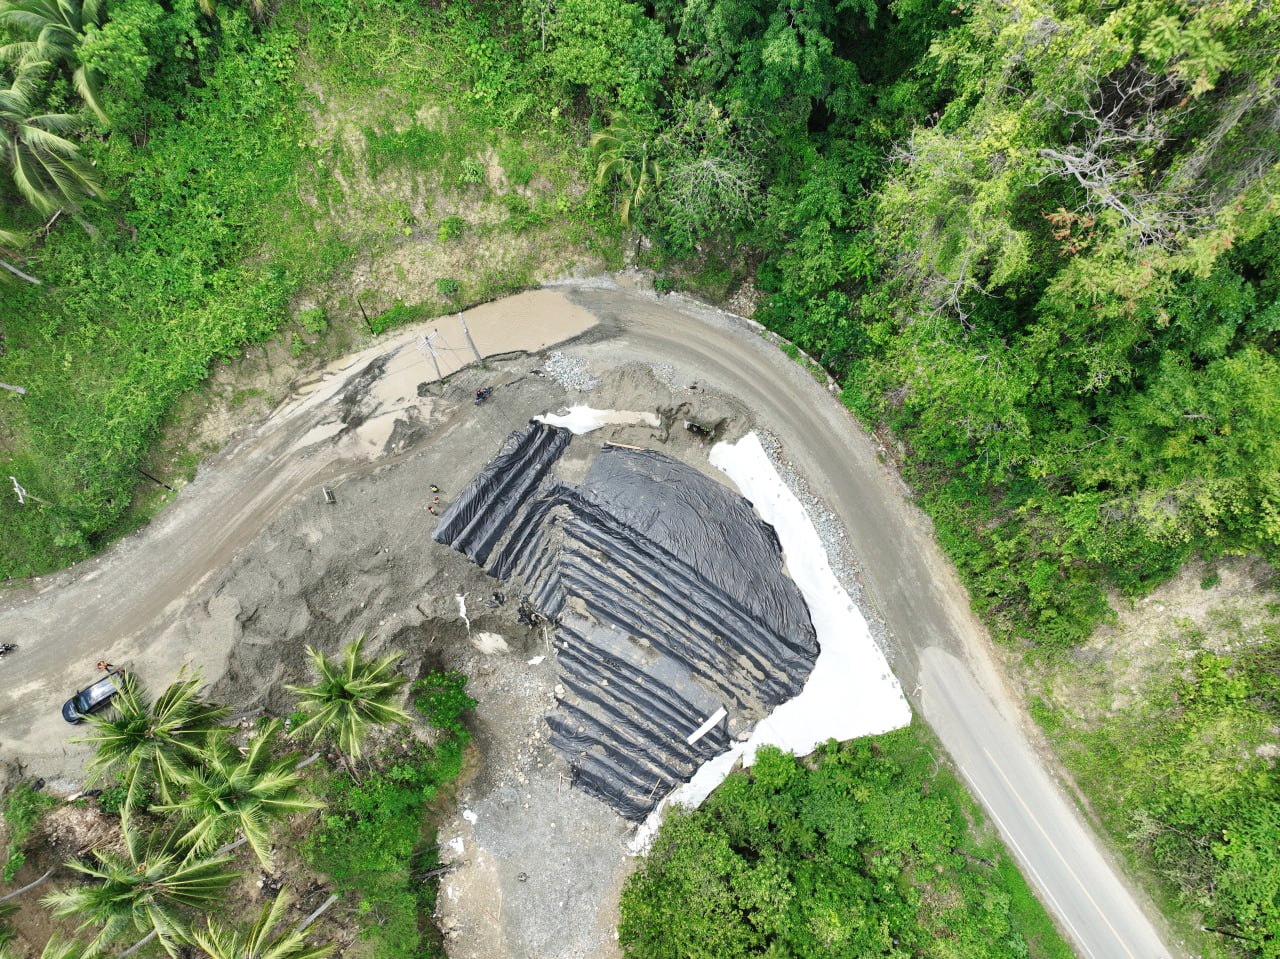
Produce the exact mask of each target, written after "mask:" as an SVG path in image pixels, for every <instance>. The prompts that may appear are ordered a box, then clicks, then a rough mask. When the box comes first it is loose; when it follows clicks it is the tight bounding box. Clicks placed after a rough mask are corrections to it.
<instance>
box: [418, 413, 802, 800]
mask: <svg viewBox="0 0 1280 959" xmlns="http://www.w3.org/2000/svg"><path fill="white" fill-rule="evenodd" d="M568 442H569V439H568V434H567V432H566V431H563V430H558V429H555V428H553V427H545V426H537V425H534V426H530V427H526V428H525V429H523V430H520V431H517V432H516V433H514V434H512V436H511V437H510V438H509V439H508V441H507V443H506V444H505V445H504V447H503V449H502V452H501V453H500V454H499V455H498V456H497V457H496V458H495V459H494V460H493V461H492V462H491V463H490V464H489V465H488V466H486V467H485V469H484V470H483V471H482V472H481V473H480V475H479V476H477V477H476V479H475V480H474V481H473V482H472V483H471V485H470V486H468V488H467V489H466V490H465V491H464V492H463V494H462V495H460V496H459V498H458V500H457V501H456V502H455V503H454V505H453V506H452V507H451V508H450V509H449V510H448V511H447V512H446V514H445V515H444V516H443V517H442V519H441V523H440V525H439V527H437V530H436V532H435V534H434V536H435V539H436V540H437V541H439V542H442V543H446V544H448V545H450V546H453V547H454V548H455V549H459V550H460V551H462V552H463V553H465V554H466V555H467V556H469V557H471V558H472V559H473V560H474V561H475V562H477V563H479V564H484V563H485V562H486V561H487V560H489V558H490V557H492V562H491V563H490V565H489V568H488V571H489V572H490V573H491V574H492V575H494V576H496V577H498V578H500V579H502V580H506V581H511V580H514V581H516V582H518V583H519V584H520V585H522V586H523V588H524V591H525V594H526V597H527V600H528V602H529V603H530V604H531V605H532V606H533V607H534V609H536V610H537V611H538V612H539V613H540V614H541V615H543V616H544V617H546V618H547V619H548V620H550V621H552V622H554V623H555V624H556V640H555V646H556V655H557V662H558V667H559V672H560V678H561V682H562V684H563V685H564V687H565V690H566V695H565V698H564V701H563V702H562V703H561V704H560V706H559V707H558V708H557V711H556V712H555V713H554V714H553V715H552V716H550V717H548V724H549V726H550V728H551V742H552V744H553V745H554V746H555V747H556V748H557V749H558V750H559V751H560V752H561V754H562V755H563V756H564V757H565V759H566V760H567V761H568V763H569V764H570V766H571V767H572V768H573V771H574V780H575V783H577V784H578V785H580V786H581V787H582V788H583V789H585V790H586V791H588V792H589V793H591V794H592V795H595V796H598V797H599V798H601V799H603V800H604V801H606V802H608V803H609V804H610V805H612V806H613V807H614V808H615V809H616V810H618V812H619V813H621V814H622V815H624V816H626V817H627V818H629V819H636V820H638V819H642V818H643V817H644V816H645V815H647V814H648V812H649V811H650V810H651V809H652V808H653V806H655V805H656V804H657V803H658V802H659V801H661V799H662V798H663V796H665V795H666V793H667V792H668V791H670V789H671V788H672V787H673V786H674V785H675V784H676V783H678V782H682V781H687V780H688V779H689V778H690V776H692V774H693V773H694V772H695V771H696V769H697V767H698V765H699V764H700V763H701V762H703V761H704V760H706V759H708V758H710V757H711V756H714V755H716V754H717V753H719V752H722V751H723V750H724V749H726V748H727V747H728V743H729V734H728V717H738V718H741V719H743V720H746V721H754V720H757V719H759V718H761V717H762V716H763V715H764V714H765V713H766V712H767V711H768V710H769V709H771V708H772V707H773V706H776V705H777V704H779V703H781V702H783V701H785V700H786V699H789V698H790V697H792V696H794V695H795V694H796V693H798V692H799V691H800V689H801V687H802V686H803V685H804V681H805V679H806V678H807V677H808V675H809V672H810V671H811V670H812V668H813V663H814V661H815V660H816V658H817V654H818V645H817V640H816V636H815V634H814V630H813V625H812V623H811V621H810V618H809V612H808V609H807V608H806V606H805V604H804V600H803V598H802V597H801V595H800V591H799V589H798V588H797V587H796V585H795V584H794V583H793V582H792V581H791V580H790V579H788V578H787V577H786V575H785V574H784V572H783V568H782V556H781V549H780V547H779V544H778V538H777V535H776V534H775V532H774V530H773V528H772V527H771V526H769V525H768V524H766V523H764V522H762V521H761V520H760V519H759V518H758V517H757V516H756V515H755V513H754V512H753V510H752V509H751V504H750V503H748V502H747V501H746V500H745V499H743V498H742V497H741V496H739V495H738V494H736V493H734V492H733V491H731V490H729V489H728V488H727V487H725V486H723V485H721V484H720V483H717V482H716V481H715V480H713V479H711V478H710V477H708V476H706V475H704V474H702V473H700V472H699V471H698V470H696V469H694V468H692V467H690V466H687V465H685V464H683V463H681V462H679V461H677V460H674V459H672V458H671V457H669V456H665V455H663V454H661V453H657V452H654V451H651V450H636V449H632V448H627V447H618V446H605V447H604V448H603V449H602V450H600V452H599V453H598V454H597V455H596V457H595V460H594V462H593V463H592V465H591V468H590V470H589V471H588V473H587V476H586V479H585V480H584V481H583V483H582V484H581V485H580V486H572V485H569V484H566V483H563V482H561V481H559V480H558V479H556V478H555V477H554V475H551V472H550V471H551V469H552V467H553V466H554V463H555V461H556V459H557V458H558V457H559V456H560V454H561V453H562V452H563V451H564V449H565V447H566V446H567V445H568ZM721 708H723V709H725V710H726V711H727V714H728V717H726V718H721V719H720V720H719V721H718V722H717V723H715V724H714V725H713V726H712V727H711V728H710V729H709V730H707V731H705V732H704V734H703V735H702V736H701V738H699V739H697V740H696V742H694V743H692V744H691V743H689V742H688V739H689V737H691V736H692V735H694V734H695V732H696V731H697V730H699V729H700V728H701V727H702V726H703V725H704V724H705V723H707V722H708V721H709V720H710V719H711V718H712V717H714V716H716V715H717V714H718V713H719V711H720V710H721Z"/></svg>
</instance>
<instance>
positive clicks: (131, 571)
mask: <svg viewBox="0 0 1280 959" xmlns="http://www.w3.org/2000/svg"><path fill="white" fill-rule="evenodd" d="M558 291H559V293H561V294H563V295H564V296H566V297H567V298H568V299H569V300H571V301H572V302H573V303H574V304H576V305H577V306H578V307H579V308H585V310H586V311H588V312H590V313H591V314H593V315H594V317H595V318H596V319H597V320H598V321H599V323H600V326H599V328H598V330H597V332H595V333H594V334H591V335H590V336H589V337H588V339H587V340H585V341H582V342H581V343H580V344H579V345H578V346H577V347H576V348H575V352H582V353H584V354H586V355H588V356H590V355H596V356H598V357H599V358H600V359H601V360H608V361H612V362H616V361H618V360H619V359H635V360H642V359H648V360H650V361H661V362H666V363H670V364H672V365H674V366H675V367H676V368H677V371H678V373H679V374H680V375H686V374H687V375H690V376H691V377H692V378H696V379H698V380H699V381H700V382H703V383H705V384H706V385H707V386H708V387H711V388H714V389H717V390H722V391H724V392H725V393H728V394H732V395H735V396H737V397H738V398H740V399H741V400H742V401H743V402H744V403H745V404H746V405H747V406H748V407H749V408H750V409H751V410H752V411H753V412H754V413H755V415H756V416H757V418H758V421H759V422H760V424H761V425H763V426H766V427H768V428H769V429H771V430H772V431H773V432H774V433H775V434H776V435H777V436H778V437H779V438H780V439H781V440H782V442H783V444H784V449H785V453H786V455H787V456H788V457H789V458H790V459H791V460H792V461H793V463H794V464H795V466H796V468H797V470H798V471H799V472H800V473H801V474H802V475H804V476H805V477H806V478H807V480H808V482H809V484H810V487H811V488H812V489H814V490H815V491H819V492H820V493H821V495H822V496H823V498H824V499H825V501H826V503H827V505H828V506H829V508H830V509H831V510H832V512H834V513H835V514H836V515H837V516H838V517H839V518H840V520H841V521H842V522H843V523H844V524H845V527H846V529H847V530H848V531H849V535H850V542H851V546H852V552H853V554H854V557H855V559H856V560H857V561H858V564H859V566H860V568H861V578H862V581H863V584H864V588H865V590H866V594H867V599H868V600H869V601H870V603H871V604H872V606H873V612H874V614H875V615H877V616H878V617H880V618H881V619H882V620H883V622H884V623H885V624H886V626H887V628H888V631H889V634H890V637H891V640H892V644H893V653H894V656H893V666H894V669H895V672H896V673H897V674H898V676H899V679H900V680H901V682H902V685H903V688H904V689H906V690H913V691H914V692H913V699H914V701H915V704H916V706H917V708H919V709H920V710H921V711H922V713H923V715H924V718H925V719H926V720H927V721H928V722H929V724H930V726H932V727H933V729H934V730H935V731H936V732H937V734H938V736H939V738H940V739H941V740H942V742H943V744H944V745H945V746H946V748H947V750H948V751H949V752H950V753H951V755H952V757H953V758H954V759H955V762H956V764H957V765H958V767H959V768H960V770H961V772H962V774H963V775H964V776H965V778H966V779H967V780H968V782H969V784H970V786H971V787H972V788H973V791H974V793H975V794H976V795H977V796H978V798H979V800H980V801H981V802H982V803H983V805H984V806H985V807H986V808H987V809H988V811H989V812H990V813H991V814H992V817H993V818H994V820H995V821H996V824H997V826H998V827H999V829H1000V831H1001V833H1002V835H1003V836H1004V838H1005V840H1006V841H1007V842H1008V844H1009V845H1010V847H1011V849H1012V850H1013V852H1014V854H1015V855H1016V856H1017V858H1018V859H1019V861H1020V862H1021V863H1022V865H1023V867H1024V871H1025V872H1026V873H1027V875H1028V877H1029V878H1030V879H1031V881H1032V882H1033V883H1034V884H1035V886H1036V887H1037V889H1038V890H1039V891H1040V894H1041V896H1042V898H1043V899H1044V901H1045V902H1046V904H1047V905H1048V906H1049V907H1050V909H1051V910H1052V911H1053V912H1054V914H1055V915H1056V916H1057V917H1058V919H1059V921H1060V923H1061V925H1062V927H1063V928H1064V929H1065V930H1066V931H1067V932H1068V933H1069V934H1070V935H1071V937H1072V938H1073V939H1074V941H1075V943H1076V946H1077V949H1078V951H1079V952H1080V954H1081V955H1083V956H1085V957H1087V959H1112V957H1114V959H1158V957H1166V956H1169V955H1171V953H1170V952H1169V951H1168V950H1167V949H1166V948H1165V947H1164V946H1163V945H1162V944H1161V942H1160V939H1159V936H1158V935H1157V933H1156V931H1155V929H1154V928H1153V926H1152V924H1151V923H1150V921H1149V920H1148V919H1147V917H1146V916H1145V915H1144V913H1143V911H1142V909H1141V908H1140V907H1139V905H1138V903H1137V901H1136V900H1135V897H1134V896H1133V895H1132V894H1131V893H1130V891H1129V890H1128V889H1127V888H1126V886H1125V884H1124V883H1123V882H1122V881H1121V880H1120V878H1119V877H1118V876H1117V874H1116V872H1115V870H1114V869H1113V868H1112V867H1111V865H1110V864H1109V862H1108V860H1107V859H1106V857H1105V856H1104V855H1103V853H1102V852H1101V850H1100V846H1099V844H1098V842H1097V840H1096V838H1095V837H1094V836H1093V835H1092V834H1091V833H1090V832H1089V831H1088V829H1087V828H1086V827H1085V826H1084V824H1083V823H1082V822H1081V820H1080V818H1079V816H1078V815H1077V814H1076V811H1075V809H1074V807H1072V805H1071V804H1070V803H1069V802H1068V801H1067V799H1066V797H1065V795H1064V794H1063V792H1062V790H1061V789H1060V788H1059V787H1058V786H1057V785H1056V784H1055V783H1054V781H1053V780H1052V778H1051V777H1050V776H1049V775H1048V774H1047V773H1046V771H1045V770H1044V768H1043V766H1042V765H1041V763H1040V761H1039V759H1038V757H1037V754H1036V752H1035V750H1034V749H1033V748H1032V746H1031V744H1030V743H1029V742H1028V740H1027V738H1026V736H1025V735H1024V732H1023V723H1024V721H1025V717H1024V716H1023V715H1022V714H1021V713H1020V711H1019V709H1018V708H1017V707H1016V706H1015V705H1014V701H1013V700H1012V699H1011V697H1009V696H1008V694H1007V692H1006V690H1005V687H1004V685H1003V682H1002V680H1001V678H1000V675H999V672H998V670H997V669H996V668H995V667H994V666H993V664H992V661H991V659H990V656H989V653H988V648H987V645H986V639H985V636H984V634H983V631H982V629H981V627H980V625H979V624H978V622H977V621H976V619H975V618H974V617H973V615H972V613H971V611H970V609H969V603H968V597H967V595H966V594H965V592H964V590H963V588H962V587H961V586H960V584H959V583H958V581H957V580H956V577H955V575H954V572H953V571H952V570H951V568H950V566H949V565H948V564H947V563H946V561H945V560H944V559H943V558H942V557H941V555H940V554H939V552H938V549H937V546H936V544H935V543H934V541H933V538H932V535H931V532H930V529H929V526H928V522H927V520H926V519H924V518H923V517H922V516H921V515H920V514H919V513H918V511H916V510H915V509H914V508H913V507H912V506H911V505H910V504H909V502H908V501H907V498H906V496H905V490H904V489H903V487H902V484H901V483H900V481H898V480H897V478H896V477H895V476H894V475H893V474H892V472H891V471H890V470H888V469H887V468H885V466H884V465H882V462H881V458H880V457H879V455H878V454H879V451H878V449H877V446H876V444H875V441H874V440H873V439H872V438H871V437H869V436H868V435H867V434H866V433H865V431H864V430H862V429H861V428H860V427H859V426H858V425H857V424H856V423H855V422H854V421H853V420H852V418H851V417H850V416H849V415H848V413H847V412H846V411H845V410H844V409H843V407H842V406H841V405H840V403H839V401H838V399H837V398H836V397H834V396H832V395H831V393H830V392H829V390H828V389H827V387H826V385H825V384H822V383H819V382H817V381H816V380H815V379H814V378H813V377H812V376H811V375H810V374H808V373H807V372H805V371H804V370H803V369H802V368H801V367H800V366H799V365H797V364H796V363H794V362H793V361H791V360H790V359H788V358H787V357H786V356H785V355H784V354H783V353H781V352H780V351H779V350H778V349H777V348H776V347H774V346H773V345H772V343H771V342H770V341H769V339H768V338H767V337H766V336H764V335H763V333H762V332H760V331H759V330H758V329H757V328H755V327H753V326H751V325H748V324H746V323H743V322H742V321H739V320H736V319H734V318H729V317H725V316H724V315H722V314H720V313H718V312H717V311H714V310H711V309H708V308H706V307H703V306H701V305H700V304H697V303H694V302H692V301H689V300H684V299H682V298H679V297H667V298H661V299H659V298H657V297H655V296H653V295H652V294H649V293H645V292H643V291H640V290H637V289H631V288H628V287H626V286H625V285H623V286H622V287H619V286H617V285H615V284H613V283H612V282H609V281H601V282H598V283H594V284H593V283H586V284H565V285H563V286H560V287H558ZM566 305H567V304H566ZM494 306H495V307H498V308H500V307H501V304H494ZM469 316H470V314H469ZM482 345H483V344H482ZM486 352H489V351H488V350H487V349H486ZM316 422H317V420H316V418H315V416H314V415H313V413H311V412H308V411H307V410H305V409H302V410H299V411H298V412H297V414H296V415H295V416H293V418H292V419H287V420H284V421H281V420H280V419H279V418H278V417H273V420H272V421H271V422H270V423H269V424H268V428H264V429H262V430H260V431H259V433H258V434H256V435H255V436H254V437H251V438H249V439H248V440H245V441H243V442H241V443H240V444H238V445H237V446H236V447H235V448H233V449H231V450H228V451H227V453H226V454H220V455H219V457H218V458H217V461H216V462H215V463H214V464H213V465H212V467H211V468H210V469H208V470H202V474H201V476H200V478H199V479H198V480H197V481H196V482H195V483H193V484H191V486H190V487H188V489H187V490H184V491H183V494H182V496H180V497H179V501H178V502H177V503H175V504H174V505H173V506H172V507H171V508H170V509H169V510H168V511H166V513H165V514H164V515H162V516H161V517H160V518H159V519H158V520H157V521H156V522H155V523H154V524H153V525H152V527H150V528H148V529H147V530H144V531H142V532H141V533H139V534H136V535H135V536H133V537H130V538H129V539H128V540H127V541H125V542H124V543H122V544H120V545H119V546H117V547H115V548H113V550H111V551H110V552H109V553H107V554H105V555H104V556H102V557H99V558H97V559H95V560H91V561H89V562H87V563H84V564H81V565H80V566H78V567H76V568H74V569H73V570H71V571H68V572H65V573H62V574H58V575H57V576H55V577H50V578H48V579H47V580H46V581H45V582H43V583H41V584H38V585H37V587H36V588H33V589H24V590H20V591H16V592H12V593H9V594H7V595H4V596H3V597H0V640H7V641H14V642H19V643H20V644H22V645H23V649H22V650H21V655H20V656H17V657H15V658H14V659H13V660H12V661H11V662H10V661H6V663H5V668H6V672H7V673H8V675H7V677H6V678H7V680H9V682H7V683H6V691H5V693H4V695H3V697H2V698H0V753H2V754H4V755H5V756H6V757H7V758H12V757H14V756H18V757H20V758H26V759H30V760H34V761H39V762H40V763H41V764H43V765H48V764H56V763H57V762H58V756H59V753H60V752H61V753H62V755H63V756H64V758H65V755H66V754H65V749H63V747H61V746H60V745H56V744H55V743H54V742H53V741H52V740H47V739H41V736H43V735H44V734H40V736H37V731H36V729H35V726H36V723H37V720H36V719H35V718H34V716H33V713H35V712H39V711H43V710H45V709H46V707H47V703H45V702H44V701H45V700H48V699H50V698H51V696H53V693H54V691H56V690H59V689H65V688H66V687H67V684H68V683H69V682H71V677H73V676H75V675H79V674H78V673H77V672H76V668H77V667H75V666H74V665H72V664H74V663H76V662H81V663H82V662H83V661H84V660H85V659H86V658H88V661H89V662H92V660H93V659H96V658H98V657H99V655H100V654H102V653H108V652H111V653H112V654H113V655H115V653H114V652H113V649H120V648H121V646H122V645H124V644H126V643H133V642H144V641H145V638H144V637H146V636H147V635H149V634H152V635H155V634H159V633H160V632H161V630H160V628H159V627H160V626H161V625H162V624H164V623H165V622H166V621H168V620H169V619H170V618H172V616H173V615H174V611H175V609H176V608H177V607H178V606H179V605H180V604H182V603H186V602H192V601H197V602H198V601H201V599H202V592H201V591H202V589H206V588H207V584H208V583H209V581H210V579H211V578H212V576H211V574H212V573H214V572H216V571H217V570H219V569H221V568H222V567H223V566H225V565H226V563H227V562H228V561H229V560H230V558H231V557H232V556H233V555H234V553H235V552H236V550H238V549H239V547H240V546H242V545H244V544H245V543H247V542H249V540H250V539H251V538H252V536H253V535H254V534H255V532H256V531H257V530H259V529H261V528H262V527H263V526H264V525H266V524H267V522H269V520H270V519H271V518H272V517H273V516H274V515H276V514H277V513H278V512H279V510H280V509H281V508H283V506H284V505H285V504H287V503H288V502H291V501H292V500H293V499H294V498H295V497H296V496H298V495H299V494H300V493H303V492H306V493H308V494H312V493H314V488H315V485H316V483H317V482H321V481H327V480H328V479H330V478H333V477H336V476H341V475H344V474H347V473H352V472H367V471H369V470H370V469H373V468H377V467H381V466H385V465H386V464H387V463H388V460H387V459H378V460H373V461H370V462H365V463H363V464H356V465H352V464H349V463H344V462H341V461H338V460H337V459H335V457H333V456H331V455H323V454H320V453H317V452H315V451H311V452H294V451H295V450H296V449H297V448H298V446H297V441H298V438H299V437H303V436H305V435H306V434H307V431H308V430H309V429H311V428H312V427H313V426H314V425H315V423H316ZM203 598H204V599H207V597H203ZM51 624H59V626H60V627H62V628H60V629H59V630H58V631H57V632H56V633H54V632H53V631H52V630H51V629H50V626H51ZM37 634H40V636H41V638H40V640H39V641H38V642H37V641H32V642H30V643H28V642H27V640H28V639H33V638H34V637H35V636H36V635H37ZM81 672H83V669H81ZM207 678H209V679H213V678H214V677H207ZM61 695H63V696H65V692H63V693H62V694H61ZM59 701H60V700H59ZM33 703H35V704H37V705H38V709H33ZM55 708H56V706H55ZM58 735H59V736H63V735H65V733H62V732H59V733H58ZM37 740H40V741H39V742H37ZM65 764H66V765H68V766H69V767H71V768H73V767H74V766H75V765H76V763H75V762H74V761H72V760H65Z"/></svg>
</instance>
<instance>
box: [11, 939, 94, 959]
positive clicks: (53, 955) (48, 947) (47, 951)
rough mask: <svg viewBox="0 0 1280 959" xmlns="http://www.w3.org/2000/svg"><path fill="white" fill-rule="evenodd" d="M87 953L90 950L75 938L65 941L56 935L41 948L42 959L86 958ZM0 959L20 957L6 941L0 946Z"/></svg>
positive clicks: (16, 958)
mask: <svg viewBox="0 0 1280 959" xmlns="http://www.w3.org/2000/svg"><path fill="white" fill-rule="evenodd" d="M87 955H89V952H88V951H87V950H86V949H85V947H84V946H83V945H81V944H80V943H78V942H76V941H75V940H74V939H72V940H70V941H68V942H63V941H62V940H60V939H58V938H57V937H56V936H51V937H50V938H49V941H48V942H46V943H45V944H44V948H43V949H42V950H40V959H84V957H85V956H87ZM0 959H18V957H17V954H16V953H15V952H14V951H13V949H12V948H11V947H10V946H9V945H8V944H7V943H6V944H5V945H2V946H0Z"/></svg>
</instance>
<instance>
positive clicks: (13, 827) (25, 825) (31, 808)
mask: <svg viewBox="0 0 1280 959" xmlns="http://www.w3.org/2000/svg"><path fill="white" fill-rule="evenodd" d="M57 804H58V800H56V799H55V798H54V797H52V796H50V795H48V794H47V793H42V792H40V791H39V790H38V789H36V787H35V785H34V784H33V783H30V782H23V783H19V784H18V785H17V786H15V787H13V788H12V789H10V790H9V795H8V796H7V797H5V803H4V822H5V825H6V826H7V827H8V829H9V844H8V846H7V847H6V848H5V854H6V859H5V864H4V870H3V878H4V881H5V882H13V880H14V877H15V876H17V875H18V870H19V869H21V868H22V864H23V863H24V862H26V858H27V857H26V855H25V854H24V853H23V851H22V847H23V846H24V845H25V844H26V841H27V840H28V839H30V838H31V834H32V833H33V832H35V830H36V826H38V825H39V824H40V819H41V818H42V817H43V816H44V814H45V813H46V812H48V811H49V810H50V809H51V808H52V807H54V806H56V805H57Z"/></svg>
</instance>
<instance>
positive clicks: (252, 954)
mask: <svg viewBox="0 0 1280 959" xmlns="http://www.w3.org/2000/svg"><path fill="white" fill-rule="evenodd" d="M289 905H290V902H289V898H288V897H287V896H286V895H285V894H283V893H282V894H281V895H279V896H277V897H276V898H275V900H274V901H272V902H269V903H267V904H266V905H265V906H263V907H262V912H261V913H259V915H258V919H257V921H256V922H254V924H253V925H252V926H250V927H249V928H248V929H247V930H245V931H240V930H237V929H228V928H227V927H226V926H223V925H221V924H219V923H216V922H214V921H213V919H209V920H207V925H206V927H205V928H204V929H195V930H193V931H192V933H191V940H192V942H194V943H195V945H197V946H199V947H200V948H201V949H203V950H204V952H205V954H206V955H207V956H209V959H322V957H323V956H327V955H328V954H329V953H331V952H332V951H333V946H331V945H323V946H308V945H307V944H306V943H305V942H304V941H303V938H302V934H303V932H304V929H305V927H303V926H299V927H296V928H293V929H289V930H287V931H284V932H281V933H280V934H278V935H274V936H273V935H272V933H273V932H274V931H275V927H276V926H277V925H278V924H279V923H280V920H281V919H282V918H284V914H285V912H286V911H287V910H288V908H289Z"/></svg>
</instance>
